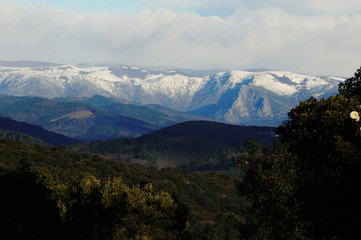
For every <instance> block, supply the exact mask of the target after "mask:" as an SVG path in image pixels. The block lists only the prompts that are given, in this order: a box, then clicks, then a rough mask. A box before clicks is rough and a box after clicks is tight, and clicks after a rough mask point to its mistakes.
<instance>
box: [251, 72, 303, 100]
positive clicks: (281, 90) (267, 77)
mask: <svg viewBox="0 0 361 240" xmlns="http://www.w3.org/2000/svg"><path fill="white" fill-rule="evenodd" d="M253 84H254V85H255V86H260V87H263V88H265V89H267V90H269V91H272V92H274V93H276V94H279V95H286V96H291V95H292V94H294V93H296V92H297V89H296V87H295V86H294V85H288V84H285V83H281V82H279V81H277V79H276V78H275V77H274V76H272V75H271V74H264V73H256V74H254V79H253Z"/></svg>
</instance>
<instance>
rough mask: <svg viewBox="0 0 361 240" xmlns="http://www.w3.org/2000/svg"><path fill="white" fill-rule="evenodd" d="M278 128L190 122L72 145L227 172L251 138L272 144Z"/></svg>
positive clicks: (136, 159)
mask: <svg viewBox="0 0 361 240" xmlns="http://www.w3.org/2000/svg"><path fill="white" fill-rule="evenodd" d="M276 139H277V137H276V134H275V128H273V127H256V126H236V125H230V124H224V123H218V122H210V121H190V122H184V123H180V124H176V125H173V126H170V127H166V128H163V129H161V130H159V131H155V132H153V133H151V134H147V135H143V136H142V137H139V138H133V139H109V140H106V141H95V142H90V143H78V144H74V145H72V146H70V148H71V149H73V150H75V151H79V152H90V153H96V154H101V155H103V156H105V157H108V158H112V159H114V160H120V161H125V162H127V163H135V162H136V163H141V164H145V165H148V166H149V165H150V166H157V167H177V168H179V167H181V168H185V169H187V170H190V171H202V172H204V171H225V170H226V171H228V170H230V169H234V168H235V167H236V166H235V164H234V162H233V160H232V155H233V153H234V152H235V151H236V150H237V149H238V148H239V147H240V146H242V145H243V144H244V142H246V141H249V140H257V141H259V142H261V143H264V144H270V143H272V142H273V141H275V140H276Z"/></svg>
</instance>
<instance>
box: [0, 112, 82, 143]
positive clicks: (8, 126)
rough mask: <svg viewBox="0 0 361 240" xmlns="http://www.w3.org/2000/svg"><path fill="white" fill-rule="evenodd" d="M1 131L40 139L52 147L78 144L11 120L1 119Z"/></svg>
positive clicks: (72, 140)
mask: <svg viewBox="0 0 361 240" xmlns="http://www.w3.org/2000/svg"><path fill="white" fill-rule="evenodd" d="M0 129H2V130H7V131H15V132H18V133H24V134H27V135H30V136H31V137H34V138H38V139H40V140H42V141H44V142H46V143H49V144H51V145H55V146H57V145H69V144H73V143H76V142H78V141H77V140H75V139H72V138H69V137H66V136H63V135H60V134H57V133H54V132H50V131H48V130H45V129H44V128H42V127H39V126H36V125H32V124H28V123H24V122H19V121H15V120H12V119H11V118H3V117H0Z"/></svg>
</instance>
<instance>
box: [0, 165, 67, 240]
mask: <svg viewBox="0 0 361 240" xmlns="http://www.w3.org/2000/svg"><path fill="white" fill-rule="evenodd" d="M42 179H44V178H42V177H39V175H38V174H37V173H36V172H34V171H31V170H30V169H29V166H27V165H26V164H24V163H22V164H21V165H20V166H19V167H18V168H17V169H16V170H15V171H12V172H7V173H2V172H0V189H1V194H0V239H34V240H35V239H63V237H62V223H61V221H60V220H61V219H60V216H59V213H58V208H57V202H56V201H55V200H54V199H52V192H51V190H49V189H48V187H47V185H46V184H45V183H44V182H43V181H42Z"/></svg>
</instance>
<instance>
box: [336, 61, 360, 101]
mask: <svg viewBox="0 0 361 240" xmlns="http://www.w3.org/2000/svg"><path fill="white" fill-rule="evenodd" d="M338 91H339V93H340V94H341V95H344V96H346V97H357V98H358V99H359V100H360V99H361V67H360V68H359V69H357V71H356V73H355V75H354V76H353V77H351V78H349V79H347V80H346V81H345V82H343V83H340V84H339V86H338Z"/></svg>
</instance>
